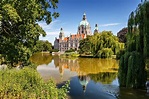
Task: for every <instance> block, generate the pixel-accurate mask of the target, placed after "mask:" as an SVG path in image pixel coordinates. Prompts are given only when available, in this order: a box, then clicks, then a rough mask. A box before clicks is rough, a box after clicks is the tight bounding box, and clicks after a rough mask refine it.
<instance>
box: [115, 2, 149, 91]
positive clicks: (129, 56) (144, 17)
mask: <svg viewBox="0 0 149 99" xmlns="http://www.w3.org/2000/svg"><path fill="white" fill-rule="evenodd" d="M147 57H149V1H147V0H145V1H144V2H143V3H141V4H139V5H138V7H137V9H136V10H135V11H134V12H132V13H131V14H130V16H129V20H128V33H127V42H126V52H125V53H124V55H123V56H122V57H121V59H120V68H119V76H118V77H119V82H120V86H125V87H130V88H141V87H144V86H145V82H146V78H147V77H146V70H145V61H146V58H147Z"/></svg>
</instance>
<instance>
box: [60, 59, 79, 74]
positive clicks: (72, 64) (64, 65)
mask: <svg viewBox="0 0 149 99" xmlns="http://www.w3.org/2000/svg"><path fill="white" fill-rule="evenodd" d="M64 69H69V70H70V71H78V70H79V64H78V60H77V59H74V60H70V59H63V58H59V72H60V74H61V75H63V74H64Z"/></svg>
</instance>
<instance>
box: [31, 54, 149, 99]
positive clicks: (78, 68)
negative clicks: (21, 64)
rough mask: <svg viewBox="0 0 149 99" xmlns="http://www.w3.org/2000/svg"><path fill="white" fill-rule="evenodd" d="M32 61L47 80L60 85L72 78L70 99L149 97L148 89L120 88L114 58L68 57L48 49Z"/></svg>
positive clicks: (36, 55) (141, 98)
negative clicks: (54, 54) (57, 54)
mask: <svg viewBox="0 0 149 99" xmlns="http://www.w3.org/2000/svg"><path fill="white" fill-rule="evenodd" d="M31 61H32V62H34V63H36V64H38V65H39V66H38V67H37V71H38V72H39V73H40V74H41V76H42V78H43V79H44V80H45V81H47V80H49V79H51V78H52V79H54V80H55V81H56V83H57V86H58V87H60V86H62V85H63V84H64V83H65V82H66V81H68V80H70V90H69V91H70V92H69V94H68V98H69V99H149V95H148V94H146V92H145V90H144V91H143V90H132V89H125V88H119V84H118V79H117V74H118V67H119V66H118V61H116V60H114V59H98V58H74V59H64V58H59V57H58V56H52V55H51V54H47V53H43V54H42V53H36V54H34V55H33V56H32V57H31Z"/></svg>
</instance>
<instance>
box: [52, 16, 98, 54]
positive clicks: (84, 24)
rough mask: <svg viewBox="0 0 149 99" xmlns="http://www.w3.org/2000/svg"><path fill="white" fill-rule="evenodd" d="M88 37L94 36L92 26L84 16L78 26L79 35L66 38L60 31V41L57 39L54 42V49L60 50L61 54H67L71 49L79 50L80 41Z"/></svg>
mask: <svg viewBox="0 0 149 99" xmlns="http://www.w3.org/2000/svg"><path fill="white" fill-rule="evenodd" d="M95 29H98V27H95ZM96 31H98V30H96ZM87 35H92V32H91V27H90V24H89V22H88V21H87V18H86V14H84V15H83V18H82V21H81V22H80V24H79V26H78V31H77V34H74V35H70V36H69V37H65V35H64V31H63V29H62V28H61V29H60V33H59V39H58V38H55V41H54V49H58V50H59V51H60V52H65V51H66V50H70V49H75V50H78V48H79V41H80V40H82V39H85V38H86V37H87Z"/></svg>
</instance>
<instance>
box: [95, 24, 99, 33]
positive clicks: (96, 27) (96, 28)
mask: <svg viewBox="0 0 149 99" xmlns="http://www.w3.org/2000/svg"><path fill="white" fill-rule="evenodd" d="M95 33H99V30H98V25H97V24H95V30H94V34H95Z"/></svg>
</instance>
